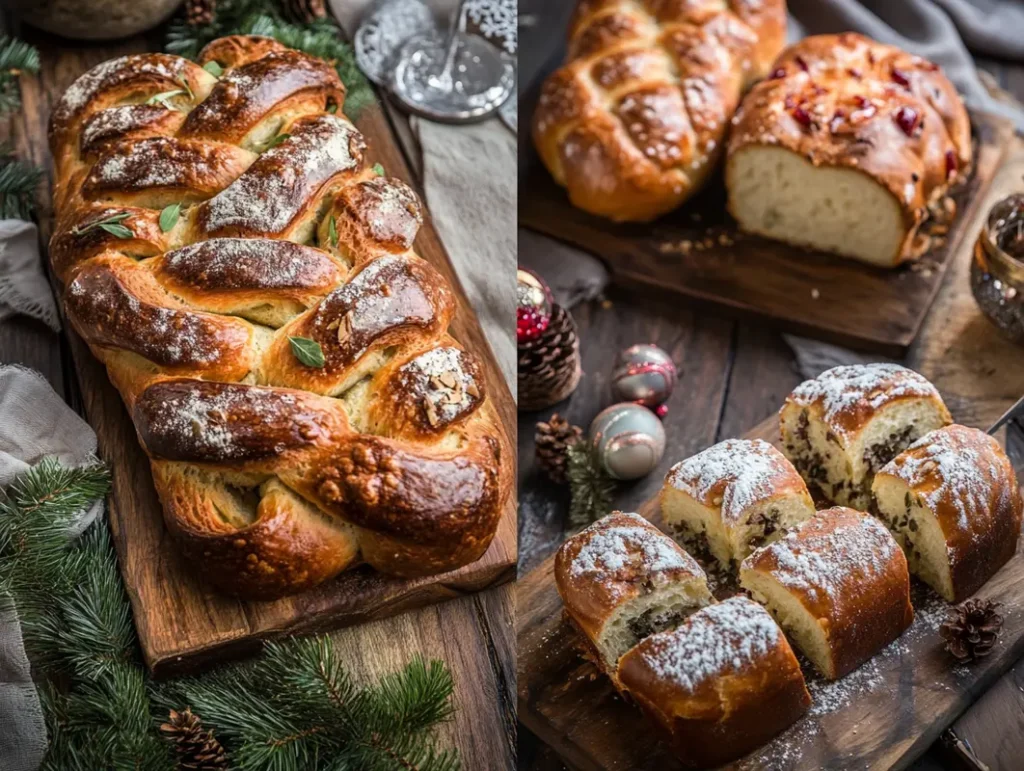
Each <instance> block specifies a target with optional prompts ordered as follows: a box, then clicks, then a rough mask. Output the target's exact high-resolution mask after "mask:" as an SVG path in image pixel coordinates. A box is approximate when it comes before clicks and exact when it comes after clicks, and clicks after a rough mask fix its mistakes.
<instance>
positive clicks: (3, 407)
mask: <svg viewBox="0 0 1024 771" xmlns="http://www.w3.org/2000/svg"><path fill="white" fill-rule="evenodd" d="M95 453H96V434H95V433H93V430H92V429H91V428H89V425H88V424H87V423H86V422H85V421H84V420H82V419H81V418H80V417H79V416H78V415H77V414H75V412H74V411H73V410H72V409H71V408H70V407H68V405H67V404H65V403H64V400H63V399H61V397H60V396H59V395H58V394H57V393H56V392H55V391H54V390H53V388H51V387H50V384H49V383H47V382H46V380H45V379H44V378H43V377H42V376H41V375H39V374H38V373H37V372H32V371H31V370H27V369H23V368H22V367H16V366H0V486H5V485H8V484H10V483H11V481H13V480H14V479H15V478H16V477H17V476H18V475H20V474H22V473H24V472H25V471H27V470H28V469H29V468H31V467H32V466H33V465H35V464H36V463H38V462H39V461H40V460H41V459H43V458H45V457H48V456H54V457H56V458H57V459H58V460H60V461H61V462H62V463H65V464H67V465H70V466H78V465H82V464H85V463H89V462H91V461H93V460H94V458H95ZM102 512H103V501H102V500H99V501H96V503H94V504H93V505H92V506H91V507H90V508H89V509H86V510H83V511H82V512H81V514H80V515H79V516H78V517H76V518H75V521H74V524H73V525H72V527H71V528H70V530H69V532H68V538H69V539H70V538H73V537H75V536H77V535H79V534H80V533H81V532H82V531H83V530H84V529H85V528H86V527H88V525H89V524H90V523H92V522H93V521H94V520H95V519H96V518H97V517H98V516H100V515H101V513H102ZM45 754H46V726H45V724H44V722H43V713H42V709H41V708H40V705H39V697H38V695H37V694H36V688H35V685H33V683H32V677H31V672H30V668H29V662H28V658H27V657H26V656H25V648H24V645H23V644H22V636H21V624H20V623H19V621H18V614H17V612H16V610H15V608H14V607H13V603H12V602H11V598H10V597H9V596H7V595H2V594H0V771H35V769H37V768H39V764H40V763H41V762H42V760H43V756H44V755H45Z"/></svg>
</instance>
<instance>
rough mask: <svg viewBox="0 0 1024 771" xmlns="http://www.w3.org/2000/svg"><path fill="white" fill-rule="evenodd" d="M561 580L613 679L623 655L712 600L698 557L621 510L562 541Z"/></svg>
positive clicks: (571, 610) (569, 607)
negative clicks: (644, 639) (695, 557)
mask: <svg viewBox="0 0 1024 771" xmlns="http://www.w3.org/2000/svg"><path fill="white" fill-rule="evenodd" d="M555 583H556V586H557V587H558V593H559V594H561V596H562V601H563V602H564V603H565V610H566V612H567V613H568V615H569V618H570V619H571V620H572V621H573V623H575V624H576V626H577V627H578V628H579V630H580V631H581V632H582V633H583V636H584V637H585V638H586V641H587V643H588V645H589V647H590V648H591V649H592V652H593V653H594V654H596V658H597V664H598V665H599V666H600V667H601V668H602V669H603V670H604V671H605V673H606V674H608V675H609V676H610V677H611V678H612V680H613V681H615V671H616V666H617V664H618V661H619V657H620V656H621V655H622V654H623V653H625V652H626V651H627V650H629V649H630V648H632V647H633V646H634V645H636V644H637V642H639V641H640V640H642V639H643V638H645V637H647V636H649V635H651V634H653V633H655V632H660V631H663V630H665V629H672V628H674V627H676V626H678V625H679V624H680V623H682V621H683V620H684V619H685V618H686V617H687V616H688V615H689V614H691V613H693V612H694V611H695V610H697V609H698V608H701V607H703V606H704V605H707V604H708V603H710V602H712V597H711V592H710V591H709V590H708V585H707V579H706V578H705V576H704V571H703V570H701V568H700V565H698V564H697V562H696V561H695V560H694V559H693V557H691V556H690V555H689V554H687V553H686V551H684V550H683V549H682V548H681V547H680V546H679V545H678V544H676V542H675V541H673V540H672V539H671V538H670V537H669V536H667V535H665V534H664V533H662V532H661V531H660V530H658V528H656V527H655V526H654V525H652V524H651V523H650V522H648V521H647V520H646V519H644V518H643V517H641V516H639V515H638V514H625V513H623V512H619V511H616V512H613V513H612V514H609V515H608V516H607V517H605V518H603V519H601V520H598V521H597V522H595V523H594V524H593V525H591V526H590V527H588V528H587V529H585V530H583V531H581V532H579V533H577V534H576V535H574V536H573V537H572V538H570V539H569V540H567V541H566V542H565V543H564V544H562V546H561V548H560V549H559V550H558V553H557V554H556V555H555Z"/></svg>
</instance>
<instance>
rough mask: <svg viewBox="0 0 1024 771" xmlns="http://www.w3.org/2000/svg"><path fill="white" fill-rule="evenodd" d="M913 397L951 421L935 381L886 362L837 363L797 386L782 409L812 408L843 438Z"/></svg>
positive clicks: (853, 433)
mask: <svg viewBox="0 0 1024 771" xmlns="http://www.w3.org/2000/svg"><path fill="white" fill-rule="evenodd" d="M913 399H927V400H929V401H930V402H932V404H933V406H934V407H935V408H936V409H938V410H939V411H940V412H941V413H942V414H943V415H944V416H945V420H946V421H947V422H952V417H951V416H950V415H949V410H947V409H946V405H945V404H944V403H943V402H942V397H941V396H940V395H939V392H938V389H936V388H935V386H934V385H932V384H931V383H930V382H928V380H927V379H925V378H924V377H923V376H922V375H920V374H918V373H917V372H914V371H913V370H911V369H907V368H906V367H903V366H900V365H899V364H888V363H874V364H851V365H840V366H838V367H833V368H832V369H829V370H826V371H825V372H823V373H821V374H820V375H819V376H818V377H816V378H812V379H810V380H806V381H804V382H803V383H801V384H800V385H799V386H797V387H796V388H795V389H794V390H793V392H792V393H791V394H790V395H789V396H788V397H787V398H786V403H785V404H784V405H783V406H782V410H781V412H785V411H787V410H791V409H794V408H796V409H808V410H811V411H813V412H814V414H815V415H816V416H817V417H818V418H820V419H821V420H823V421H824V422H825V424H826V425H827V426H828V428H829V430H830V431H832V432H833V433H834V434H836V435H837V436H838V437H839V438H840V439H846V438H847V437H850V436H853V435H855V434H857V433H859V432H860V431H862V430H863V429H864V428H865V426H867V424H868V423H869V422H870V421H871V419H872V418H874V417H875V415H877V414H878V412H879V411H880V410H882V409H884V408H885V407H888V406H890V405H892V404H896V403H898V402H900V401H908V400H913Z"/></svg>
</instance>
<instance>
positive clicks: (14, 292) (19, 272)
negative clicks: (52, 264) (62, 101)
mask: <svg viewBox="0 0 1024 771" xmlns="http://www.w3.org/2000/svg"><path fill="white" fill-rule="evenodd" d="M18 313H21V314H24V315H26V316H31V317H32V318H34V319H39V320H40V321H42V322H43V323H44V324H46V326H48V327H49V328H50V329H52V330H53V331H54V332H59V331H60V317H59V316H58V315H57V304H56V303H55V302H54V300H53V293H52V292H51V291H50V283H49V282H48V281H47V279H46V274H45V273H44V272H43V262H42V260H41V259H40V257H39V231H38V229H37V228H36V226H35V225H34V224H32V223H31V222H25V221H23V220H0V322H2V321H3V320H4V319H7V318H9V317H11V316H13V315H15V314H18ZM0 771H3V769H0Z"/></svg>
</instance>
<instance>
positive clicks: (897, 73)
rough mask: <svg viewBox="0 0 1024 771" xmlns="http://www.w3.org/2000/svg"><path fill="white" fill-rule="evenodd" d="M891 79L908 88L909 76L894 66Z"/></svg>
mask: <svg viewBox="0 0 1024 771" xmlns="http://www.w3.org/2000/svg"><path fill="white" fill-rule="evenodd" d="M891 74H892V79H893V80H895V81H896V82H897V83H899V84H900V85H901V86H903V87H904V88H910V77H909V76H908V75H907V73H905V72H904V71H903V70H901V69H898V68H896V67H893V68H892V73H891Z"/></svg>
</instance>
